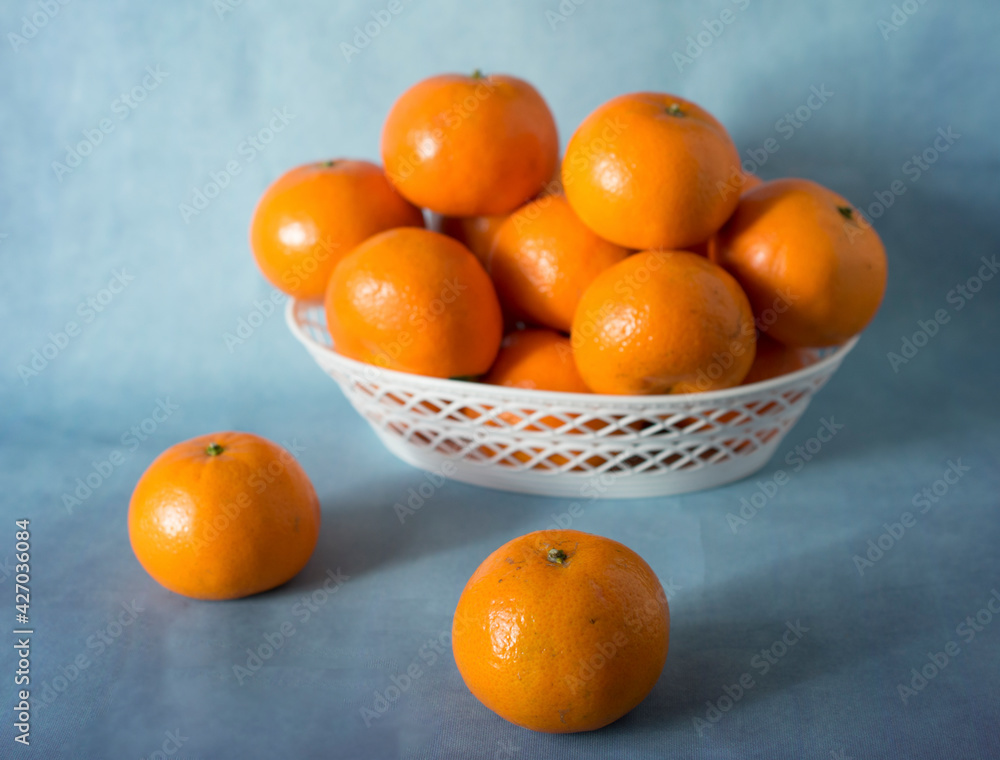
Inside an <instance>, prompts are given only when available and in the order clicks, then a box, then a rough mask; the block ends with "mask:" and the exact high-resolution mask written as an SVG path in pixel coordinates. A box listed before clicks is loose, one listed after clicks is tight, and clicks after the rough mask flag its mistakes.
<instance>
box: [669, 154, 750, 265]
mask: <svg viewBox="0 0 1000 760" xmlns="http://www.w3.org/2000/svg"><path fill="white" fill-rule="evenodd" d="M763 184H764V180H762V179H761V178H760V177H758V176H757V175H756V174H747V173H745V172H743V171H741V172H740V173H739V175H738V176H737V177H734V179H733V183H732V184H730V186H729V187H730V190H728V191H727V190H723V192H730V191H731V192H736V190H737V189H738V190H739V192H740V195H741V196H742V195H743V194H744V193H748V192H750V191H751V190H753V189H754V188H755V187H759V186H760V185H763ZM717 245H718V233H716V234H715V235H712V237H710V238H709V239H708V240H706V241H704V242H702V243H698V244H697V245H691V246H688V247H687V250H689V251H691V253H697V254H698V255H699V256H707V257H708V258H710V259H712V260H713V261H715V255H716V254H715V246H717Z"/></svg>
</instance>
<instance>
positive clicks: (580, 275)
mask: <svg viewBox="0 0 1000 760" xmlns="http://www.w3.org/2000/svg"><path fill="white" fill-rule="evenodd" d="M629 253H630V252H629V250H628V249H627V248H623V247H622V246H620V245H615V244H614V243H610V242H608V241H607V240H604V239H602V238H600V237H598V236H597V235H596V234H595V233H594V232H592V231H591V230H590V228H588V227H587V226H586V225H585V224H584V223H583V222H581V221H580V219H579V217H577V215H576V214H575V213H574V212H573V209H572V208H571V207H570V205H569V203H568V202H567V200H566V198H564V197H563V196H561V195H551V196H545V197H543V198H539V199H537V200H534V201H531V202H529V203H527V204H525V205H524V206H522V207H521V208H519V209H518V210H517V211H515V212H514V213H512V214H511V215H510V216H508V217H507V219H506V220H505V221H504V222H503V224H501V225H500V228H499V229H498V230H497V232H496V235H495V236H494V238H493V246H492V248H491V250H490V257H489V266H488V269H489V272H490V276H491V277H492V278H493V282H494V284H495V285H496V289H497V295H498V296H499V297H500V302H501V304H503V305H504V306H505V307H506V308H507V309H508V310H509V312H510V313H511V314H513V315H514V316H517V317H521V318H524V319H525V320H526V321H528V322H530V323H534V324H538V325H542V326H545V327H551V328H554V329H556V330H562V331H564V332H568V331H569V329H570V326H571V325H572V324H573V313H574V312H575V311H576V305H577V303H579V301H580V296H582V295H583V291H584V290H586V288H587V286H588V285H590V283H591V282H592V281H593V279H594V278H595V277H596V276H597V275H598V274H600V273H601V272H603V271H604V270H605V269H607V268H608V267H610V266H612V265H614V264H617V263H618V262H619V261H622V260H623V259H624V258H625V257H626V256H628V255H629Z"/></svg>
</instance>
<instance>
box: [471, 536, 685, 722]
mask: <svg viewBox="0 0 1000 760" xmlns="http://www.w3.org/2000/svg"><path fill="white" fill-rule="evenodd" d="M669 629H670V611H669V609H668V606H667V599H666V595H665V594H664V592H663V588H662V586H661V585H660V582H659V580H657V578H656V575H655V574H654V573H653V570H652V569H651V568H650V567H649V565H647V564H646V563H645V562H644V561H643V559H642V558H641V557H640V556H639V555H638V554H636V553H635V552H633V551H632V550H631V549H629V548H628V547H626V546H623V545H622V544H620V543H618V542H617V541H613V540H611V539H609V538H603V537H601V536H594V535H591V534H588V533H582V532H580V531H576V530H551V531H538V532H536V533H529V534H527V535H525V536H521V537H519V538H515V539H514V540H513V541H510V542H508V543H506V544H504V545H503V546H501V547H500V548H499V549H497V550H496V551H494V552H493V553H492V554H490V556H489V557H487V558H486V559H485V560H484V561H483V563H482V564H481V565H480V566H479V568H478V569H477V570H476V571H475V573H473V575H472V577H471V578H470V579H469V581H468V583H467V584H466V585H465V589H464V590H463V591H462V595H461V596H460V597H459V600H458V606H457V608H456V610H455V619H454V624H453V626H452V649H453V650H454V654H455V663H456V665H458V670H459V673H461V675H462V679H463V680H464V681H465V684H466V686H468V687H469V690H470V691H471V692H472V693H473V694H474V695H475V696H476V698H477V699H478V700H479V701H480V702H482V703H483V704H484V705H485V706H486V707H488V708H489V709H490V710H492V711H493V712H495V713H497V714H498V715H500V717H502V718H505V719H506V720H508V721H510V722H512V723H516V724H517V725H519V726H523V727H524V728H529V729H532V730H534V731H545V732H550V733H571V732H576V731H592V730H594V729H597V728H601V727H602V726H606V725H608V724H609V723H612V722H613V721H615V720H618V718H620V717H622V716H623V715H625V714H626V713H627V712H629V711H630V710H631V709H632V708H634V707H635V706H636V705H638V704H639V703H640V702H641V701H642V700H643V699H644V698H645V697H646V695H647V694H648V693H649V692H650V690H652V688H653V686H654V685H655V684H656V681H657V679H658V678H659V676H660V673H661V671H662V670H663V666H664V663H665V662H666V658H667V647H668V643H669V634H670V631H669Z"/></svg>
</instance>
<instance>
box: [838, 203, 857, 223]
mask: <svg viewBox="0 0 1000 760" xmlns="http://www.w3.org/2000/svg"><path fill="white" fill-rule="evenodd" d="M837 211H839V212H840V215H841V216H842V217H844V219H847V220H848V221H852V222H853V221H854V209H852V208H851V207H850V206H837Z"/></svg>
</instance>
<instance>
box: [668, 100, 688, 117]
mask: <svg viewBox="0 0 1000 760" xmlns="http://www.w3.org/2000/svg"><path fill="white" fill-rule="evenodd" d="M667 113H668V114H670V115H671V116H686V115H687V114H685V113H684V112H683V111H682V110H681V107H680V106H679V105H678V104H677V103H671V104H670V105H669V106H667Z"/></svg>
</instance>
